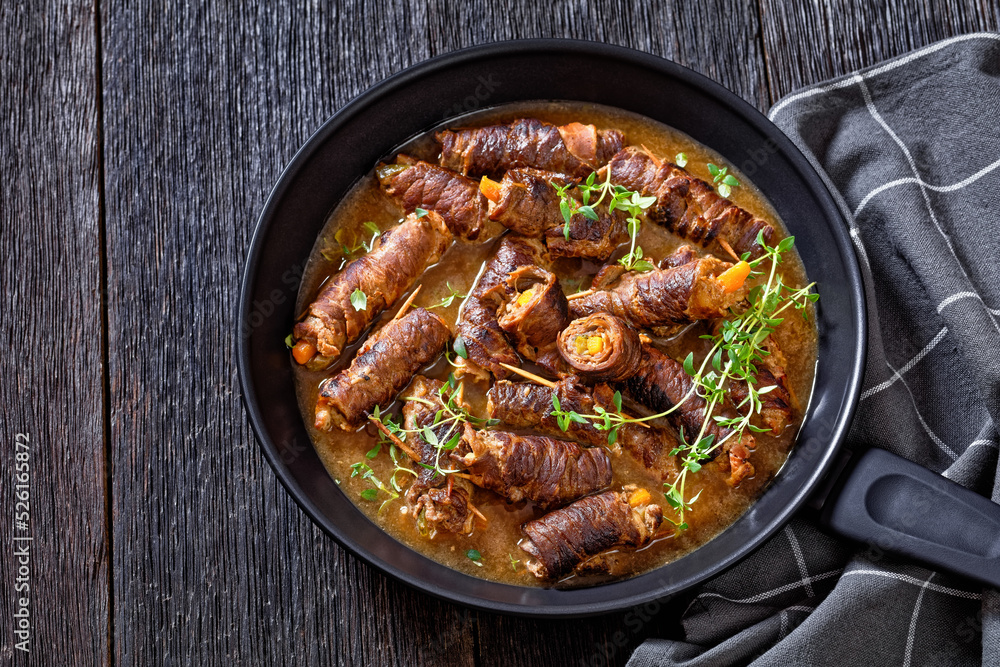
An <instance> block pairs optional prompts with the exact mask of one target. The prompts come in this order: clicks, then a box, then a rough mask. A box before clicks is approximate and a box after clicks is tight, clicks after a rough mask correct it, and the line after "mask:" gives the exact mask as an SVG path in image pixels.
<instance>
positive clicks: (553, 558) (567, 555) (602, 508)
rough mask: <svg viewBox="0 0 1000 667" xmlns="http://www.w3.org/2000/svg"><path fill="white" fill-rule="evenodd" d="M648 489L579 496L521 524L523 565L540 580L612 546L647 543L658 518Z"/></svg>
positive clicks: (559, 574) (659, 513)
mask: <svg viewBox="0 0 1000 667" xmlns="http://www.w3.org/2000/svg"><path fill="white" fill-rule="evenodd" d="M651 500H652V498H651V496H650V494H649V492H648V491H646V490H644V489H637V488H636V487H634V486H627V487H625V488H624V489H622V491H620V492H618V491H606V492H604V493H601V494H599V495H596V496H590V497H588V498H583V499H582V500H578V501H576V502H575V503H573V504H572V505H570V506H568V507H564V508H562V509H559V510H555V511H554V512H549V513H548V514H546V515H545V516H543V517H542V518H541V519H537V520H535V521H529V522H528V523H526V524H524V526H523V527H522V528H521V530H522V532H523V533H524V535H525V537H527V539H526V540H524V541H522V542H521V545H520V546H521V549H523V550H524V551H525V552H527V553H528V554H529V555H530V556H532V557H533V560H530V561H528V563H527V567H528V570H530V571H531V572H532V574H534V575H535V576H536V577H539V578H541V579H558V578H560V577H563V576H565V575H567V574H570V573H571V572H572V571H573V570H574V568H576V566H577V565H579V564H580V563H582V562H583V561H585V560H587V559H588V558H590V557H591V556H596V555H597V554H599V553H601V552H602V551H607V550H608V549H611V548H613V547H633V548H639V547H643V546H646V545H647V544H649V543H650V542H651V541H652V540H653V536H654V535H655V534H656V531H657V529H658V528H659V527H660V524H661V523H662V522H663V509H662V508H661V507H660V506H659V505H656V504H654V503H652V502H651Z"/></svg>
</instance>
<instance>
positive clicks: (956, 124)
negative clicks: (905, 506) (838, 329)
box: [628, 34, 1000, 667]
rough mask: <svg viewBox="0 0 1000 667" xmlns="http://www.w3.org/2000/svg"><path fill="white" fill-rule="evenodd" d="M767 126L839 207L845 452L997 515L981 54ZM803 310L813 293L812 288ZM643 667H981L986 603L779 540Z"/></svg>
mask: <svg viewBox="0 0 1000 667" xmlns="http://www.w3.org/2000/svg"><path fill="white" fill-rule="evenodd" d="M770 118H771V120H772V121H774V122H775V123H776V124H777V125H778V126H779V127H781V129H782V130H783V131H784V132H785V133H786V134H788V136H789V137H791V139H792V140H793V141H794V142H795V143H796V144H797V145H798V147H799V148H800V149H801V150H802V152H803V153H805V155H806V156H807V157H808V158H809V159H810V161H811V162H812V163H813V165H814V166H815V167H816V168H817V171H819V172H820V173H821V174H824V178H827V179H828V185H830V186H831V188H830V189H831V191H833V192H835V193H836V192H839V196H838V197H837V198H838V204H839V206H840V208H841V210H842V211H843V213H844V216H845V218H846V219H847V220H850V221H851V222H850V228H851V229H850V233H851V238H852V239H853V240H854V242H855V245H856V249H857V253H858V257H859V260H860V262H861V264H862V269H863V272H864V274H865V285H866V289H867V292H868V303H869V313H868V316H869V323H870V328H871V334H870V339H869V342H868V350H869V361H868V367H867V369H866V372H865V383H864V389H863V393H862V395H861V403H860V405H859V407H858V412H857V417H856V419H855V420H854V424H853V427H852V429H851V432H850V435H849V437H848V445H849V446H851V447H852V448H854V449H855V450H861V449H863V448H865V447H868V446H876V447H882V448H884V449H887V450H889V451H891V452H894V453H896V454H899V455H900V456H903V457H906V458H908V459H910V460H912V461H916V462H918V463H920V464H921V465H924V466H926V467H928V468H930V469H932V470H934V471H937V472H939V473H941V474H942V475H944V476H945V477H947V478H949V479H951V480H954V481H956V482H958V483H960V484H962V485H964V486H967V487H969V488H971V489H973V490H975V491H977V492H978V493H981V494H983V495H984V496H987V497H991V498H992V499H993V501H994V502H1000V485H998V484H997V472H998V469H997V451H998V434H997V427H996V424H997V423H1000V421H998V420H1000V213H998V211H1000V35H997V34H974V35H965V36H962V37H957V38H954V39H949V40H946V41H943V42H939V43H937V44H935V45H933V46H930V47H927V48H924V49H921V50H919V51H915V52H913V53H911V54H909V55H907V56H904V57H901V58H897V59H895V60H891V61H888V62H886V63H884V64H882V65H879V66H877V67H873V68H871V69H867V70H863V71H861V72H858V73H856V74H852V75H849V76H846V77H844V78H842V79H837V80H834V81H831V82H828V83H825V84H822V85H819V86H815V87H813V88H808V89H806V90H803V91H800V92H798V93H795V94H793V95H790V96H788V97H786V98H784V99H783V100H781V101H780V102H779V103H778V104H776V105H775V106H774V108H772V109H771V112H770ZM820 289H821V290H822V286H820ZM683 625H684V629H685V633H686V641H684V642H673V641H666V640H649V641H647V642H646V643H645V644H643V645H642V646H640V647H639V648H638V649H637V650H636V652H635V653H634V654H633V656H632V658H631V660H630V661H629V663H628V664H629V667H648V666H651V665H689V666H694V665H744V664H751V663H752V664H754V665H948V666H952V665H976V664H980V663H982V664H986V665H1000V593H998V592H997V591H996V590H994V589H984V588H983V587H981V586H979V585H977V584H975V583H974V582H971V581H968V580H965V579H961V578H959V577H955V576H952V575H948V574H944V573H940V572H933V571H931V570H928V569H925V568H923V567H919V566H917V565H915V564H913V563H912V562H908V561H906V560H904V559H901V558H900V559H897V558H895V557H893V556H891V555H889V554H887V553H884V552H882V551H880V550H879V549H878V548H877V547H872V548H868V549H859V548H858V547H856V546H852V545H850V544H849V543H846V542H844V541H839V540H836V539H833V538H831V537H829V536H827V535H825V534H823V533H821V532H820V531H819V530H817V528H816V527H815V526H814V525H813V524H811V523H809V522H808V521H806V520H804V519H797V520H793V521H792V522H791V523H790V524H788V525H787V526H786V527H785V529H784V530H783V531H782V532H780V533H778V534H777V535H776V536H775V537H774V538H772V539H771V540H770V541H769V542H768V543H767V544H766V545H765V546H764V547H763V548H761V549H760V550H758V551H757V552H756V553H755V554H753V555H752V556H751V557H750V558H748V559H747V560H746V561H744V562H742V563H741V564H740V565H738V566H737V567H735V568H733V569H732V570H730V571H728V572H726V573H725V574H723V575H722V576H720V577H718V578H716V579H714V580H712V581H710V582H708V583H707V584H705V585H704V586H703V587H702V588H701V589H700V591H699V593H698V596H697V597H696V598H695V600H694V601H693V602H692V604H691V605H690V607H688V609H687V611H686V612H685V613H684V617H683Z"/></svg>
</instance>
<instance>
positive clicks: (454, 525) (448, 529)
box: [410, 475, 476, 538]
mask: <svg viewBox="0 0 1000 667" xmlns="http://www.w3.org/2000/svg"><path fill="white" fill-rule="evenodd" d="M472 492H473V486H472V484H470V483H469V482H468V481H466V480H464V479H455V478H454V477H453V476H451V475H449V476H448V484H447V485H446V486H444V487H442V488H432V489H427V490H426V491H425V492H424V493H421V494H420V495H418V496H417V497H416V498H415V499H414V500H413V502H412V504H411V505H410V514H411V515H412V516H413V517H414V518H416V520H417V530H418V531H420V533H421V534H424V535H427V536H428V537H431V538H433V537H434V535H435V534H437V533H438V532H445V533H458V534H460V535H468V534H470V533H471V532H472V527H473V523H474V521H475V518H476V517H475V513H474V512H473V511H472Z"/></svg>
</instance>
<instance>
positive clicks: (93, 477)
mask: <svg viewBox="0 0 1000 667" xmlns="http://www.w3.org/2000/svg"><path fill="white" fill-rule="evenodd" d="M96 54H97V44H96V38H95V23H94V18H93V15H92V11H91V7H90V5H89V3H86V2H45V3H31V4H24V3H4V4H3V5H2V6H0V88H2V89H3V91H4V92H3V95H2V96H0V117H2V118H3V123H2V124H0V254H2V255H3V263H2V268H0V312H2V313H3V317H0V338H2V340H3V342H4V354H3V355H0V378H3V380H2V381H0V405H2V406H3V409H2V410H0V433H2V434H3V435H2V437H3V440H4V447H3V455H2V456H0V479H2V480H3V482H2V484H0V487H2V488H3V494H2V496H0V517H2V518H0V544H2V545H3V556H0V591H2V594H0V619H2V623H3V628H2V629H0V637H2V639H0V661H2V662H4V663H5V664H8V661H10V662H11V663H13V664H38V665H51V664H68V663H74V664H94V665H100V664H106V663H107V662H108V656H109V647H108V644H109V628H108V622H109V618H110V610H109V597H108V554H107V551H106V543H105V540H106V534H107V533H106V498H105V467H104V464H105V453H104V421H103V412H104V405H103V398H102V391H103V380H102V368H101V358H102V350H103V342H102V324H101V239H100V236H101V231H100V209H99V189H100V186H99V169H98V155H99V149H98V136H99V131H98V127H99V114H98V106H97V101H98V98H99V96H98V91H97V85H96V81H97V78H96V76H95V71H96V70H95V67H96V63H97V59H96ZM20 434H24V436H22V435H20ZM18 442H21V443H24V444H26V445H27V446H26V447H25V448H24V449H22V450H18V449H17V448H16V444H17V443H18ZM18 457H19V458H21V459H24V458H26V457H27V458H28V460H26V461H25V460H20V461H18V460H17V458H18ZM15 465H17V466H18V467H17V469H15ZM24 466H26V468H27V469H25V467H24ZM15 473H17V474H18V475H19V476H20V475H23V474H25V473H26V474H27V475H28V477H30V481H27V480H26V479H25V478H23V477H21V478H20V479H18V478H15ZM25 482H26V483H27V489H24V488H22V487H20V486H17V485H18V484H23V483H25ZM23 491H28V492H29V493H30V499H27V505H28V507H27V510H26V509H25V507H24V506H23V505H17V506H15V497H16V496H15V494H20V493H21V492H23ZM18 500H22V501H23V500H24V498H19V499H18ZM15 509H16V511H17V516H16V518H15ZM25 511H27V513H29V514H30V519H27V520H26V523H27V524H28V527H22V526H20V525H18V524H17V523H15V522H16V521H19V520H21V519H25V518H26V517H23V516H21V514H22V512H25ZM28 536H30V537H32V538H33V539H32V541H30V542H29V541H26V540H22V539H18V541H15V539H16V538H24V537H28ZM25 548H27V550H28V556H26V557H24V558H22V556H21V555H15V554H16V553H17V552H19V551H23V550H24V549H25ZM28 560H30V564H29V567H28V569H30V575H29V574H27V571H25V572H23V573H22V572H19V568H20V566H21V565H22V564H23V563H24V562H25V561H28ZM24 584H28V585H29V586H30V589H29V590H25V589H24V588H23V585H24ZM22 597H23V598H25V599H27V600H28V601H29V604H28V607H27V610H28V614H29V615H30V617H29V620H30V626H31V628H30V640H29V643H28V645H27V646H28V648H29V649H30V653H22V652H21V651H19V650H17V649H16V648H15V645H16V643H18V642H20V641H21V640H22V639H23V637H17V636H16V635H15V634H14V625H15V613H20V604H19V603H18V602H16V600H17V599H19V598H22Z"/></svg>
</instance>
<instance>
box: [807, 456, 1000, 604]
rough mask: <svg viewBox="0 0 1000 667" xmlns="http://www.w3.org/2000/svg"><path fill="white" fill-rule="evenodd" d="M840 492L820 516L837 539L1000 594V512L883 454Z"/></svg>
mask: <svg viewBox="0 0 1000 667" xmlns="http://www.w3.org/2000/svg"><path fill="white" fill-rule="evenodd" d="M839 486H840V489H839V492H838V491H837V490H835V491H834V493H833V494H832V496H831V497H830V498H829V499H828V500H827V502H826V503H825V504H824V508H823V511H822V513H821V514H820V521H821V522H822V523H824V524H825V525H826V526H827V527H829V528H830V529H832V530H833V531H834V532H836V533H839V534H840V535H842V536H844V537H848V538H850V539H853V540H858V541H859V542H865V543H867V544H870V545H872V546H873V547H877V548H878V549H881V550H884V551H888V552H894V553H897V554H901V555H905V556H909V557H911V558H914V559H916V560H919V561H923V562H925V563H927V564H929V565H932V566H935V567H938V568H942V569H945V570H949V571H951V572H954V573H955V574H960V575H964V576H967V577H969V578H971V579H976V580H978V581H981V582H983V583H986V584H989V585H990V586H994V587H1000V505H997V504H996V503H993V502H991V501H989V500H988V499H986V498H984V497H982V496H980V495H979V494H977V493H975V492H973V491H970V490H969V489H966V488H965V487H962V486H959V485H958V484H956V483H954V482H952V481H950V480H948V479H946V478H944V477H942V476H941V475H938V474H936V473H934V472H931V471H930V470H928V469H927V468H924V467H923V466H920V465H917V464H916V463H912V462H910V461H907V460H906V459H904V458H902V457H899V456H896V455H895V454H890V453H889V452H887V451H885V450H882V449H870V450H868V451H867V452H865V453H864V454H863V455H862V456H861V458H860V459H859V460H858V462H857V464H856V465H855V466H854V467H853V469H851V470H850V471H849V472H848V473H847V474H846V475H843V476H842V477H841V481H840V482H839Z"/></svg>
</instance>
